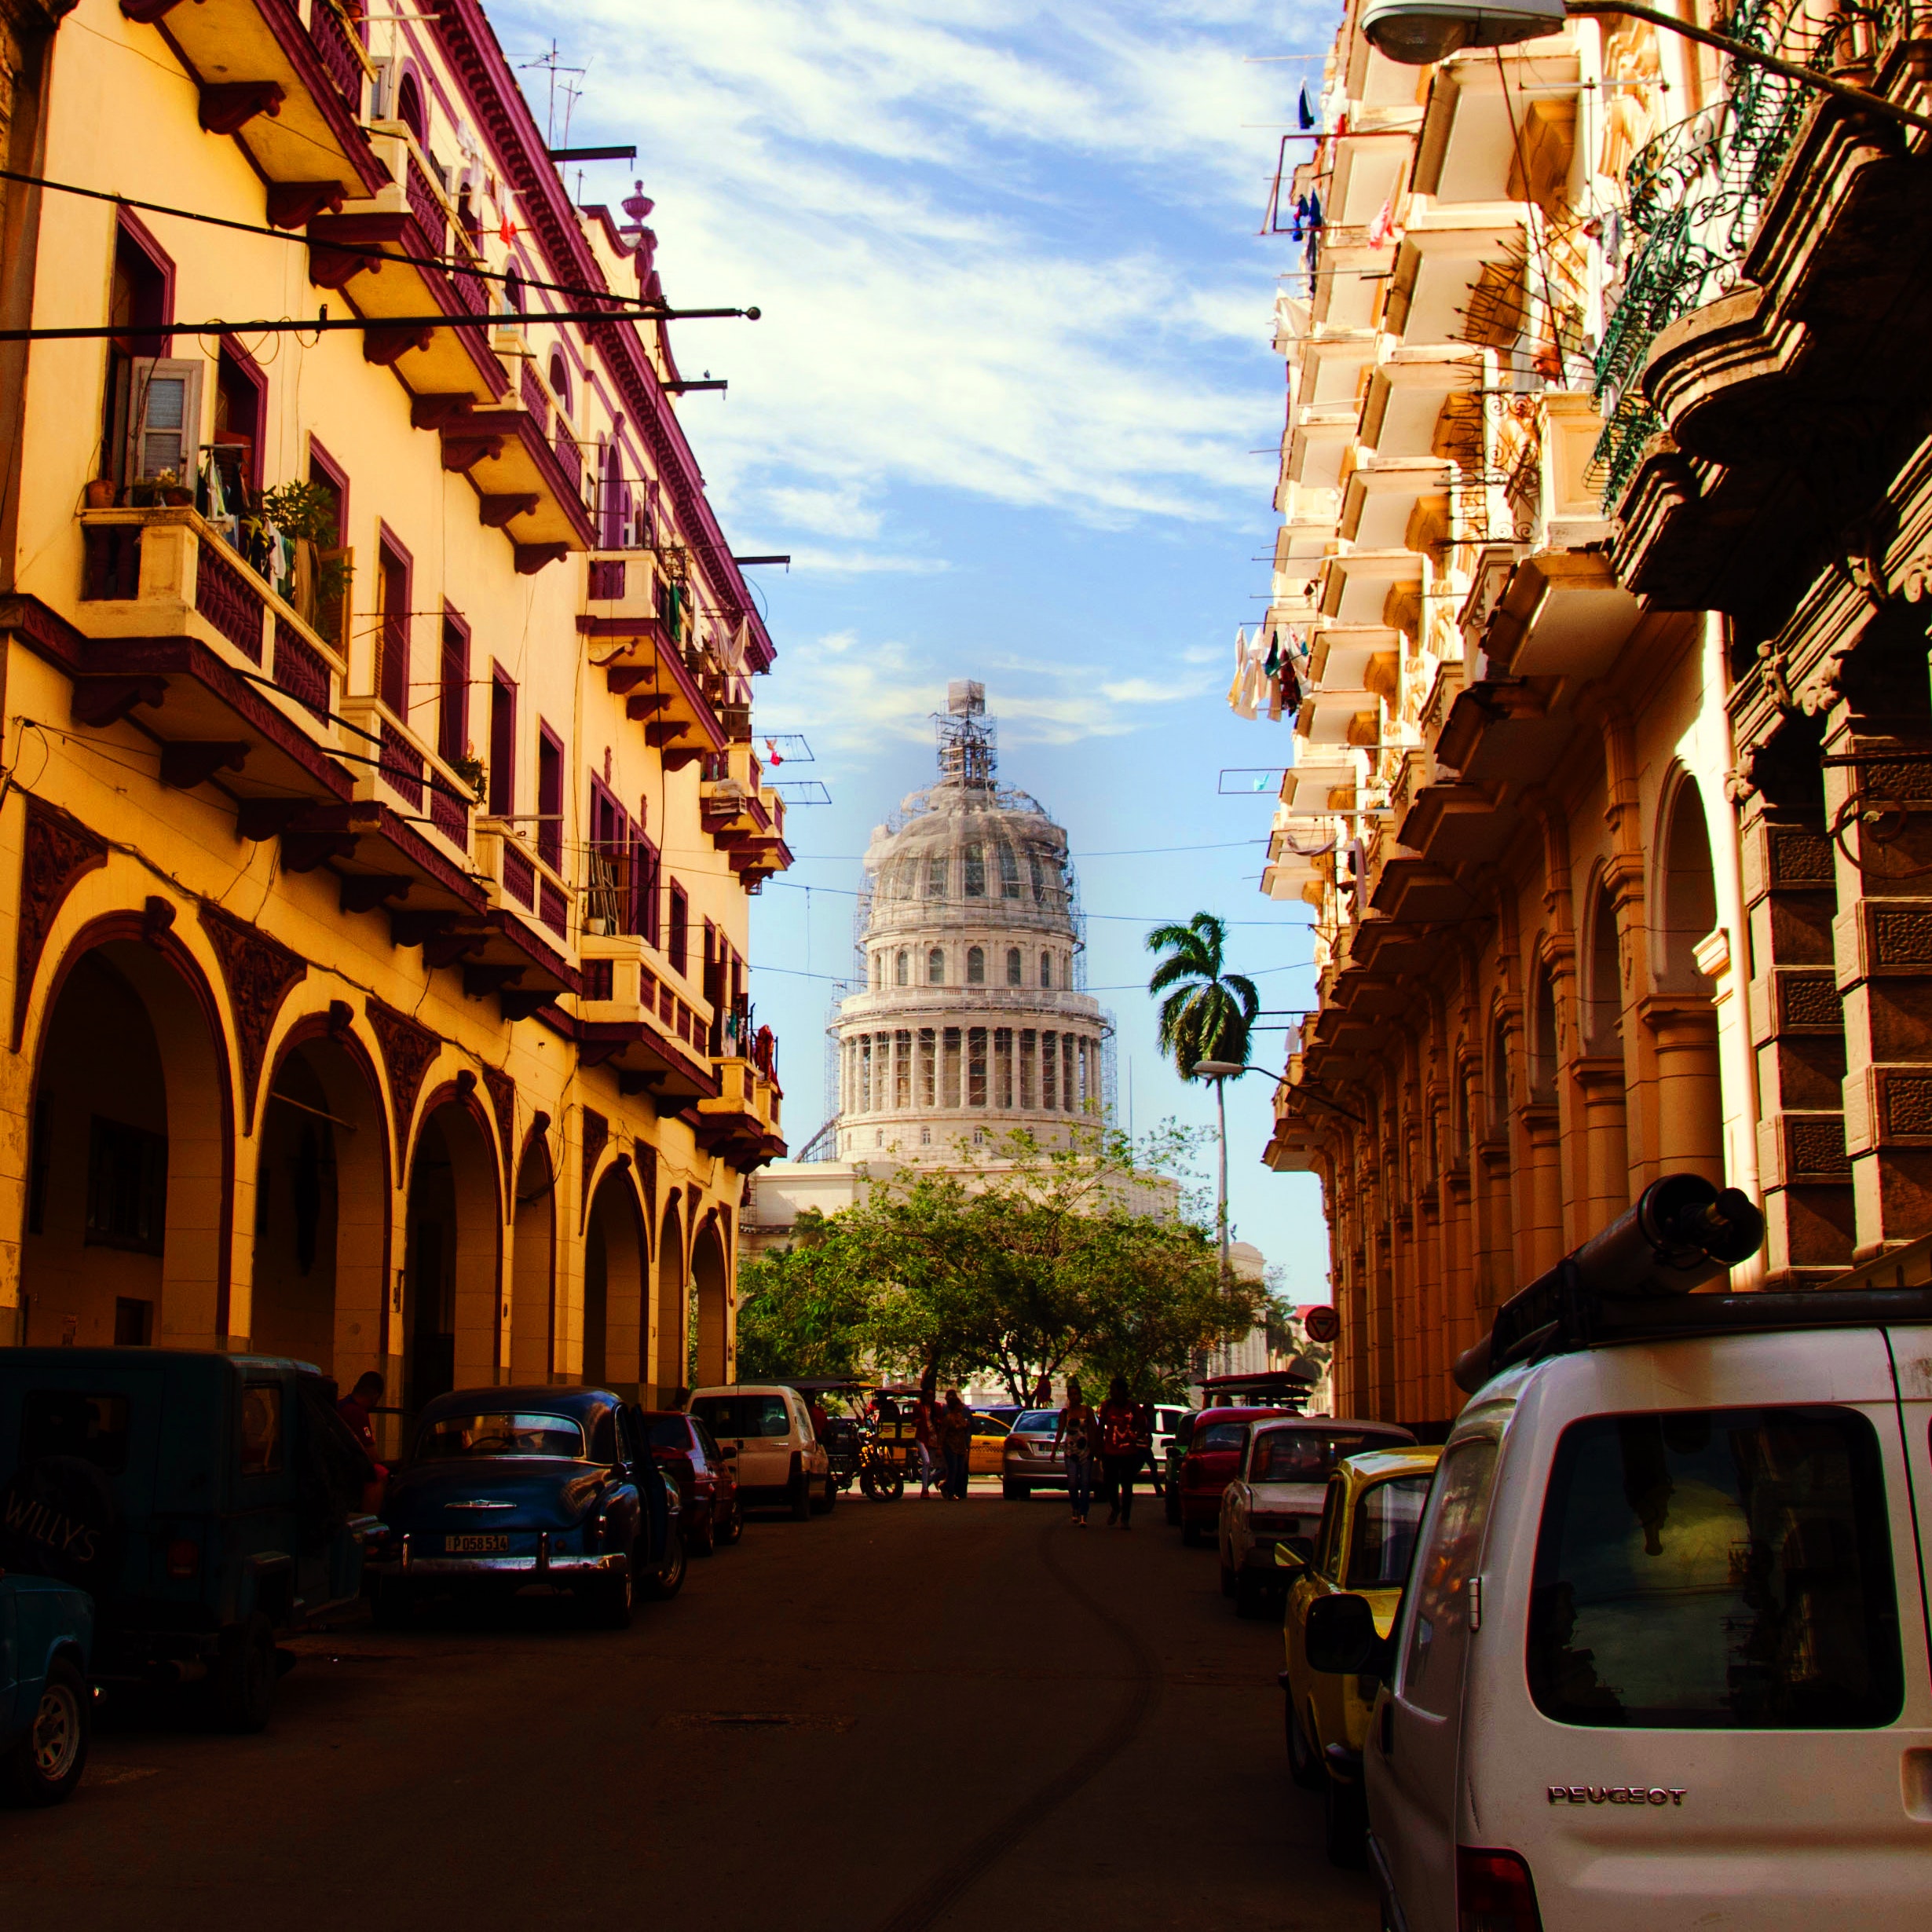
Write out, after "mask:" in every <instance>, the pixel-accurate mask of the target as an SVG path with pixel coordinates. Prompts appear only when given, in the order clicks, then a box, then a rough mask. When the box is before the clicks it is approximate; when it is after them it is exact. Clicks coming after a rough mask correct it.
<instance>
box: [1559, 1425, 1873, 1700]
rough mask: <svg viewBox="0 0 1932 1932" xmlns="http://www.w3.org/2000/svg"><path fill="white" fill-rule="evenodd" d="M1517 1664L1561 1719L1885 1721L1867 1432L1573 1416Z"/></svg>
mask: <svg viewBox="0 0 1932 1932" xmlns="http://www.w3.org/2000/svg"><path fill="white" fill-rule="evenodd" d="M1528 1670H1529V1683H1530V1691H1531V1695H1532V1696H1534V1697H1535V1700H1536V1703H1537V1707H1538V1708H1539V1710H1541V1711H1542V1712H1543V1713H1544V1714H1545V1715H1546V1716H1548V1717H1551V1718H1556V1719H1557V1721H1558V1722H1561V1723H1564V1724H1583V1725H1628V1726H1635V1727H1640V1728H1649V1729H1739V1730H1751V1729H1780V1730H1783V1729H1832V1730H1838V1729H1854V1728H1859V1727H1863V1726H1868V1725H1883V1724H1889V1723H1890V1722H1892V1720H1893V1719H1894V1718H1896V1717H1897V1714H1898V1712H1899V1709H1900V1707H1901V1702H1902V1700H1903V1696H1904V1682H1903V1670H1902V1667H1901V1660H1900V1652H1899V1636H1898V1611H1897V1600H1896V1597H1895V1596H1894V1588H1893V1576H1892V1559H1891V1542H1890V1534H1889V1531H1888V1527H1887V1522H1886V1508H1885V1478H1884V1473H1883V1466H1882V1465H1881V1462H1880V1459H1879V1445H1878V1439H1877V1437H1876V1436H1875V1434H1874V1433H1873V1431H1872V1425H1871V1423H1870V1422H1868V1421H1867V1420H1866V1418H1864V1416H1862V1415H1861V1414H1858V1413H1857V1411H1853V1410H1850V1409H1836V1408H1766V1409H1708V1410H1673V1411H1666V1412H1663V1413H1661V1414H1635V1415H1609V1416H1596V1417H1593V1418H1590V1420H1589V1421H1587V1422H1574V1423H1572V1425H1570V1427H1569V1428H1568V1429H1566V1430H1564V1434H1563V1439H1562V1440H1561V1443H1559V1444H1558V1445H1557V1456H1556V1462H1555V1465H1554V1467H1553V1469H1552V1471H1551V1474H1550V1490H1549V1494H1548V1496H1547V1498H1546V1501H1545V1504H1544V1508H1543V1520H1542V1529H1541V1531H1540V1532H1539V1537H1538V1539H1537V1546H1536V1570H1535V1583H1534V1586H1533V1591H1532V1595H1531V1605H1530V1629H1529V1655H1528Z"/></svg>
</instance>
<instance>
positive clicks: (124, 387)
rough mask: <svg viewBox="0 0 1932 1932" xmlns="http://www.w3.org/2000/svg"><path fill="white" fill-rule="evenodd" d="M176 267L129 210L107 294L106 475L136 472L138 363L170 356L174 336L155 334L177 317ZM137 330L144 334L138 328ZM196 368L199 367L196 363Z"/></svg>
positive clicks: (103, 445) (103, 454) (123, 478)
mask: <svg viewBox="0 0 1932 1932" xmlns="http://www.w3.org/2000/svg"><path fill="white" fill-rule="evenodd" d="M172 320H174V263H173V262H170V260H169V258H168V257H167V255H166V253H165V251H163V249H162V247H161V246H160V244H159V243H158V242H156V240H154V238H153V237H152V236H151V235H149V234H148V231H147V230H146V229H145V228H143V227H142V226H141V224H140V223H139V222H138V221H136V220H135V219H134V217H133V216H132V215H131V214H127V213H126V212H125V211H123V214H122V215H121V218H120V225H119V227H118V228H117V229H115V241H114V280H113V286H112V289H111V291H110V292H109V295H108V321H109V323H110V324H112V326H113V327H115V328H116V329H117V330H125V331H128V332H127V333H126V334H117V335H113V336H112V337H110V338H108V372H107V373H108V379H107V382H106V386H105V388H104V391H103V395H102V403H101V412H102V413H101V475H103V476H104V477H112V478H116V479H117V480H118V481H123V482H125V481H130V479H131V478H132V476H133V474H134V466H133V465H132V464H131V463H130V459H129V445H130V439H131V438H132V437H133V435H134V431H135V430H136V428H137V424H136V423H135V421H134V419H132V418H131V417H130V412H129V405H130V401H133V400H134V392H135V384H134V379H133V371H134V364H136V362H137V361H145V362H149V363H152V359H153V358H154V357H165V356H166V354H167V353H168V349H169V348H170V342H169V338H167V337H166V336H165V335H157V334H155V333H153V332H152V331H155V330H156V329H157V328H159V327H162V326H163V325H164V324H167V323H169V322H170V321H172ZM137 329H138V330H139V331H141V333H139V334H138V335H137V334H135V333H134V331H135V330H137ZM188 366H191V367H192V368H196V370H197V371H198V370H199V367H200V365H199V364H191V365H188Z"/></svg>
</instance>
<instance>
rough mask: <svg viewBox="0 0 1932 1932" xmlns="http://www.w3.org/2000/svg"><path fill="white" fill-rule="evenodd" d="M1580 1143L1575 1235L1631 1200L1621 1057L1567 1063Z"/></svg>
mask: <svg viewBox="0 0 1932 1932" xmlns="http://www.w3.org/2000/svg"><path fill="white" fill-rule="evenodd" d="M1570 1078H1571V1079H1572V1081H1575V1085H1576V1091H1577V1099H1578V1109H1577V1111H1578V1113H1579V1115H1580V1116H1581V1121H1580V1125H1581V1127H1582V1135H1581V1138H1582V1141H1583V1150H1582V1152H1583V1161H1582V1168H1583V1201H1582V1204H1581V1209H1580V1213H1579V1222H1580V1228H1579V1238H1580V1239H1583V1240H1588V1239H1590V1236H1591V1235H1594V1234H1597V1233H1598V1232H1600V1231H1601V1230H1602V1229H1604V1228H1608V1226H1609V1225H1610V1224H1611V1223H1612V1221H1613V1220H1615V1219H1616V1217H1618V1216H1619V1214H1621V1213H1623V1210H1624V1209H1626V1207H1628V1206H1630V1138H1629V1136H1628V1134H1627V1132H1626V1130H1625V1125H1624V1102H1625V1090H1624V1085H1623V1078H1624V1075H1623V1055H1622V1054H1620V1053H1617V1054H1611V1053H1593V1054H1589V1055H1586V1056H1584V1057H1583V1058H1581V1059H1577V1060H1575V1061H1573V1062H1572V1063H1571V1067H1570Z"/></svg>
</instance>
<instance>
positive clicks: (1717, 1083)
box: [1643, 994, 1724, 1187]
mask: <svg viewBox="0 0 1932 1932" xmlns="http://www.w3.org/2000/svg"><path fill="white" fill-rule="evenodd" d="M1643 1021H1644V1025H1645V1027H1646V1028H1647V1029H1648V1031H1649V1034H1650V1036H1651V1038H1652V1042H1653V1047H1652V1052H1653V1054H1654V1056H1655V1063H1656V1102H1655V1106H1656V1162H1657V1172H1658V1173H1659V1174H1660V1175H1661V1174H1679V1173H1691V1174H1702V1175H1703V1177H1704V1178H1705V1179H1706V1180H1709V1181H1713V1182H1714V1183H1715V1184H1717V1185H1718V1186H1719V1187H1722V1185H1723V1184H1724V1089H1723V1084H1722V1080H1721V1078H1720V1077H1719V1074H1718V1015H1717V1009H1716V1008H1714V1006H1712V1005H1711V1003H1710V1002H1709V1001H1702V1000H1696V999H1673V998H1671V997H1669V996H1668V995H1661V994H1660V995H1659V996H1657V997H1655V998H1653V999H1650V1000H1647V1001H1645V1003H1644V1008H1643Z"/></svg>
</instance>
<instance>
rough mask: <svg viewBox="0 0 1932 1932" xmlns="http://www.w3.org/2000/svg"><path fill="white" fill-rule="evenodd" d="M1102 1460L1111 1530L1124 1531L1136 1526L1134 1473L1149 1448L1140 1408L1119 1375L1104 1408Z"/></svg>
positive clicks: (1108, 1394)
mask: <svg viewBox="0 0 1932 1932" xmlns="http://www.w3.org/2000/svg"><path fill="white" fill-rule="evenodd" d="M1146 1447H1147V1443H1146V1441H1145V1440H1144V1439H1143V1436H1142V1433H1141V1423H1140V1406H1139V1405H1138V1404H1137V1403H1135V1402H1134V1401H1133V1400H1132V1398H1131V1397H1130V1396H1129V1395H1128V1392H1127V1378H1125V1376H1124V1375H1116V1376H1115V1377H1114V1381H1113V1385H1112V1386H1111V1388H1109V1389H1108V1390H1107V1400H1106V1401H1104V1402H1103V1403H1101V1405H1100V1460H1101V1464H1102V1466H1103V1468H1104V1469H1105V1471H1106V1473H1107V1503H1108V1508H1107V1528H1109V1529H1111V1528H1113V1527H1114V1524H1116V1523H1118V1524H1119V1525H1120V1526H1121V1528H1122V1529H1124V1530H1130V1529H1132V1528H1133V1526H1134V1473H1135V1472H1136V1470H1137V1469H1139V1468H1140V1458H1141V1455H1142V1454H1143V1451H1145V1449H1146Z"/></svg>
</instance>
